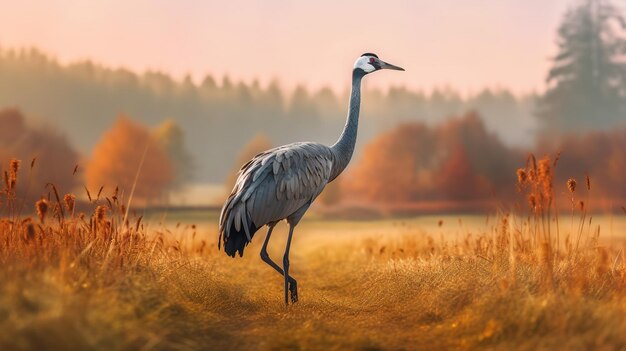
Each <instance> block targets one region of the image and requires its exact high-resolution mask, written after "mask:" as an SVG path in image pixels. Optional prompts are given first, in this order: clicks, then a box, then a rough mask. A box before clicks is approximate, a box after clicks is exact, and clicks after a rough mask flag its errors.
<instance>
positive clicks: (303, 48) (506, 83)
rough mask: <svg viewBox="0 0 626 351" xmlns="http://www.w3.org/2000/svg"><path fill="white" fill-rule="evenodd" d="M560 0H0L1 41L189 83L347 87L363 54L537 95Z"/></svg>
mask: <svg viewBox="0 0 626 351" xmlns="http://www.w3.org/2000/svg"><path fill="white" fill-rule="evenodd" d="M569 3H570V1H566V0H446V1H444V0H440V1H424V0H412V1H411V0H378V1H373V0H363V1H358V2H357V1H349V2H348V1H331V0H316V1H288V0H256V1H243V0H232V1H212V0H211V1H201V0H195V1H194V0H178V1H171V0H108V1H95V0H92V1H79V0H46V1H34V0H21V1H10V0H0V46H2V47H5V48H6V47H24V46H35V47H38V48H40V49H42V50H44V51H45V52H47V53H50V54H52V55H54V56H56V57H57V58H58V59H59V60H61V61H62V62H64V63H66V62H72V61H76V60H82V59H87V58H89V59H93V60H95V61H97V62H100V63H103V64H105V65H109V66H124V67H127V68H130V69H133V70H137V71H144V70H146V69H158V70H162V71H165V72H169V73H171V74H173V75H174V76H175V77H177V78H180V77H182V76H184V74H186V73H188V72H189V73H191V75H192V76H193V77H194V79H195V80H196V81H200V80H201V78H202V77H203V76H204V75H205V74H207V73H210V74H212V75H214V76H215V77H217V78H218V79H221V77H223V76H224V75H225V74H228V75H229V76H230V77H232V78H234V79H235V80H240V79H243V80H245V81H251V80H253V79H254V78H258V79H259V80H260V81H261V82H262V83H263V84H267V83H268V82H269V81H271V80H272V79H278V80H279V81H280V82H281V84H282V85H283V86H286V87H290V88H291V87H293V86H294V85H296V84H299V83H303V84H305V85H306V86H308V87H311V88H319V87H321V86H325V85H329V86H331V87H333V88H334V89H344V88H346V87H347V86H348V84H349V79H350V74H349V72H350V70H351V68H352V64H353V62H354V60H355V59H356V57H357V56H359V55H360V54H361V53H363V52H366V51H371V52H375V53H377V54H378V55H379V56H380V57H381V58H382V59H383V60H387V61H389V62H391V63H395V64H397V65H400V66H403V67H404V68H406V70H407V71H406V72H402V73H399V72H385V73H379V74H377V75H376V77H370V78H369V79H368V80H369V81H368V82H367V84H370V85H373V86H378V87H388V86H390V85H406V86H408V87H410V88H424V89H430V88H432V87H435V86H437V87H442V86H453V87H455V88H457V89H459V90H460V91H461V92H463V93H470V92H473V91H476V90H479V89H481V88H483V87H491V88H493V87H508V88H511V89H513V90H514V91H516V92H518V93H523V92H529V91H531V90H543V88H544V78H545V74H546V71H547V69H548V67H549V60H548V59H549V57H550V56H551V55H553V54H554V52H555V45H554V42H555V33H556V28H557V26H558V24H559V22H560V20H561V19H562V16H563V13H564V11H565V10H566V8H567V5H568V4H569Z"/></svg>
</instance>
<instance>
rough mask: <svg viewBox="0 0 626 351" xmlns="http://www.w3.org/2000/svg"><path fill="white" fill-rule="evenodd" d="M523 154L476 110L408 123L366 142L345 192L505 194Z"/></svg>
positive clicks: (374, 195)
mask: <svg viewBox="0 0 626 351" xmlns="http://www.w3.org/2000/svg"><path fill="white" fill-rule="evenodd" d="M519 159H521V156H520V154H519V153H518V152H517V151H515V150H511V149H509V148H507V147H506V146H504V145H503V144H502V143H501V142H500V140H499V139H498V138H497V137H496V136H495V135H493V134H491V133H489V132H487V130H486V129H485V127H484V124H483V123H482V120H481V119H480V117H479V116H478V115H477V114H476V113H474V112H469V113H467V114H466V115H465V116H462V117H460V118H454V119H451V120H450V121H448V122H446V123H444V124H442V125H439V126H436V127H427V126H425V125H424V124H422V123H416V122H413V123H406V124H404V125H401V126H399V127H397V128H394V129H392V130H390V131H389V132H386V133H383V134H381V135H380V136H378V137H377V138H375V139H374V140H373V141H372V142H371V143H370V144H368V145H366V147H365V150H364V151H363V153H362V156H361V158H360V159H359V160H358V161H357V164H356V166H355V167H354V168H353V170H352V171H351V172H350V174H349V180H348V182H347V184H346V187H347V190H346V192H350V193H351V194H352V195H353V196H354V197H356V198H359V199H362V200H366V201H370V202H378V203H407V202H424V201H426V202H427V201H433V200H456V201H466V200H475V199H485V198H489V197H490V196H491V195H492V193H493V192H495V193H496V194H497V195H498V196H500V197H501V198H507V197H508V196H509V195H510V194H512V193H513V192H514V187H513V186H511V184H514V176H513V174H512V172H511V171H510V170H511V169H514V168H515V162H516V161H518V160H519Z"/></svg>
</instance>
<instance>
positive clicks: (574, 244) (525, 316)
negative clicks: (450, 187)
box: [0, 167, 626, 350]
mask: <svg viewBox="0 0 626 351" xmlns="http://www.w3.org/2000/svg"><path fill="white" fill-rule="evenodd" d="M10 169H11V168H10ZM15 171H16V172H17V167H15ZM527 171H528V174H527V178H524V177H521V178H520V184H518V186H519V188H520V192H522V194H523V196H524V197H526V196H527V197H528V201H529V203H530V205H532V206H533V207H532V208H531V209H530V210H527V209H520V210H519V211H518V212H517V213H514V214H510V213H505V212H502V213H500V214H498V215H494V216H429V217H418V218H407V219H388V220H376V221H331V220H324V219H321V218H318V217H316V216H315V214H314V213H312V214H311V216H310V218H308V217H305V219H304V220H303V222H302V224H301V225H300V226H299V227H298V229H297V231H296V234H295V236H294V244H293V246H292V250H291V252H292V255H291V260H290V261H291V267H292V268H291V272H292V274H293V276H294V277H295V278H296V279H297V280H298V283H299V284H298V285H299V287H300V292H299V297H300V301H299V302H298V303H297V304H295V305H290V306H288V307H285V306H284V304H283V295H282V294H283V290H282V289H283V285H282V284H283V281H282V277H281V276H280V275H278V274H277V273H276V272H275V271H273V270H272V269H271V268H270V267H268V266H267V265H266V264H264V263H263V262H262V261H261V259H260V257H259V250H260V246H261V243H262V239H263V236H264V234H265V233H264V232H263V229H262V231H260V232H258V233H257V235H256V238H255V240H254V241H253V243H252V244H250V245H249V246H248V247H247V248H246V253H245V255H244V257H243V258H236V259H231V258H230V257H227V256H226V255H225V254H224V253H223V252H219V251H218V250H217V244H216V242H217V218H216V215H217V214H216V213H207V212H201V211H196V212H187V213H178V212H172V213H163V214H152V215H150V216H147V217H146V218H143V217H137V216H133V215H128V213H127V211H126V208H125V206H124V201H122V199H119V198H118V196H117V195H116V194H115V193H110V194H109V193H107V192H106V191H104V192H103V193H102V194H101V195H99V196H97V198H92V199H91V201H90V204H89V206H87V207H84V206H83V207H84V208H81V209H80V210H79V208H78V207H77V206H76V204H75V201H76V200H75V197H74V196H73V195H71V194H68V195H64V194H56V190H55V189H54V188H52V187H51V193H52V194H51V197H50V199H49V200H40V201H38V202H37V203H36V204H35V205H34V206H33V207H31V208H33V211H34V214H33V215H32V216H27V215H21V214H20V213H21V211H20V210H19V208H20V205H19V200H18V199H15V198H14V197H13V196H12V194H13V193H12V189H13V188H14V187H15V186H16V184H14V182H12V181H11V179H12V174H11V173H9V174H8V175H7V176H6V177H5V179H7V181H6V182H5V189H4V192H3V194H2V195H1V199H2V211H3V216H4V217H3V219H1V220H0V349H2V350H87V349H93V350H207V349H209V350H445V349H488V350H492V349H496V350H497V349H519V350H554V349H568V350H588V349H595V350H617V349H624V348H626V267H625V266H624V260H623V255H624V248H625V247H626V246H625V244H624V243H625V242H626V240H625V239H626V220H625V219H624V217H620V216H614V215H610V214H608V215H604V216H599V217H598V218H597V219H594V220H593V221H591V220H590V219H589V218H592V214H590V213H587V212H586V209H585V207H584V206H580V207H578V205H577V204H578V202H575V201H572V204H573V205H574V204H576V205H577V206H576V207H575V208H573V209H572V213H571V214H567V215H565V214H563V213H561V215H560V216H558V219H557V216H555V215H554V213H553V212H552V211H551V206H552V203H553V202H552V200H551V197H552V196H554V194H555V193H556V192H555V190H554V188H553V185H552V183H551V181H550V180H549V179H547V178H546V177H548V176H549V174H547V173H545V172H543V175H542V174H541V173H542V172H539V170H533V169H530V170H527ZM512 186H513V185H512ZM563 186H565V185H563ZM581 187H584V185H579V190H578V191H580V188H581ZM570 188H571V186H570ZM574 188H575V186H574ZM576 194H577V193H576V190H574V191H573V192H572V194H571V196H576ZM533 196H536V197H534V198H533ZM568 196H569V195H568ZM24 212H28V211H24ZM191 223H196V224H191ZM557 223H558V224H559V225H558V228H557ZM598 228H599V229H598ZM285 240H286V225H285V224H280V225H279V226H278V227H277V230H276V234H275V235H274V236H273V240H272V242H271V244H270V249H269V252H270V255H271V256H272V257H273V259H274V260H276V261H277V262H280V260H281V258H282V250H283V248H284V243H285Z"/></svg>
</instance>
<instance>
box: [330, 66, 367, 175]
mask: <svg viewBox="0 0 626 351" xmlns="http://www.w3.org/2000/svg"><path fill="white" fill-rule="evenodd" d="M364 75H365V73H364V72H363V71H362V70H360V69H356V70H354V71H352V93H351V94H350V107H349V109H348V118H347V120H346V125H345V126H344V127H343V132H341V136H339V140H337V142H336V143H335V144H334V145H333V146H331V147H330V149H331V151H332V153H333V155H334V156H335V163H334V164H333V170H332V174H331V178H330V179H331V180H333V179H335V178H336V177H337V176H338V175H339V174H341V172H343V170H344V169H346V167H347V166H348V163H350V159H351V158H352V154H353V153H354V145H355V144H356V134H357V129H358V127H359V110H360V108H361V79H363V76H364Z"/></svg>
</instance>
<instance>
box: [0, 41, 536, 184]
mask: <svg viewBox="0 0 626 351" xmlns="http://www.w3.org/2000/svg"><path fill="white" fill-rule="evenodd" d="M346 74H349V69H348V68H346ZM347 94H348V92H343V93H341V94H336V93H335V92H333V91H332V90H330V89H328V88H325V89H321V90H319V91H314V92H311V91H308V90H306V89H305V88H302V87H300V88H297V89H295V91H293V92H292V93H291V94H289V96H286V93H285V92H284V91H282V90H281V89H280V87H279V86H278V84H271V85H269V86H265V87H262V86H260V85H259V84H258V83H252V84H245V83H242V82H233V81H231V80H230V79H229V78H228V77H225V78H223V79H222V80H221V81H219V82H218V81H217V80H216V79H215V78H214V77H212V76H210V75H209V76H206V77H205V79H204V80H203V81H202V83H201V84H195V83H194V82H193V81H192V80H191V79H190V78H186V79H184V80H183V81H177V80H174V79H172V78H171V77H170V76H169V75H167V74H165V73H161V72H145V73H142V74H139V73H136V72H132V71H128V70H125V69H112V68H108V67H104V66H102V65H98V64H95V63H93V62H90V61H85V62H77V63H73V64H69V65H61V64H59V63H58V62H57V61H56V60H55V59H54V58H52V57H50V56H48V55H46V54H44V53H42V52H40V51H38V50H36V49H29V50H11V49H0V108H2V107H17V108H19V109H21V110H22V111H24V112H25V114H26V115H27V116H29V119H30V120H32V119H34V120H36V121H38V122H41V123H45V124H48V125H50V126H53V127H55V128H57V129H59V130H60V131H61V132H63V133H64V134H66V135H67V136H68V138H69V140H70V141H71V143H72V144H74V145H75V146H76V147H77V148H78V149H79V150H80V151H81V152H82V153H83V154H84V155H86V156H88V155H89V154H90V153H91V149H92V147H93V145H94V144H95V143H96V142H97V141H98V140H99V138H100V135H101V133H102V132H103V131H105V130H106V129H108V128H110V127H111V125H112V124H113V121H114V120H115V118H116V117H117V116H118V114H120V113H124V114H126V115H128V116H130V117H132V118H133V119H136V120H138V121H141V122H143V123H145V124H148V125H151V126H155V125H157V124H158V123H160V122H162V121H163V120H165V119H169V118H174V119H175V120H176V121H177V122H178V123H179V124H180V126H181V127H182V128H183V130H184V132H185V137H186V143H187V148H188V149H189V150H190V152H191V155H192V157H193V159H194V163H195V165H196V168H195V175H194V176H195V177H194V178H195V180H196V181H198V182H221V181H223V180H224V179H225V178H226V176H227V173H228V172H229V170H230V169H232V167H233V162H234V160H235V159H236V155H237V154H238V152H239V151H240V149H241V147H242V146H243V145H244V144H245V143H246V142H247V141H248V140H249V139H251V138H252V137H253V136H254V135H256V134H257V133H258V132H263V133H264V134H266V135H267V136H268V137H269V138H270V139H271V140H272V142H273V144H275V145H279V144H284V143H288V142H293V141H300V140H310V141H320V142H325V143H332V142H333V141H334V140H335V139H336V138H337V137H338V135H339V133H340V131H341V128H342V126H343V124H344V116H345V113H346V108H347V99H348V97H347ZM364 95H365V96H364V98H363V108H362V116H363V118H362V123H361V125H360V130H359V133H360V141H359V145H363V144H364V143H365V142H366V141H367V140H369V139H371V138H372V137H373V136H374V135H376V134H377V133H379V132H381V131H383V130H388V129H390V128H392V127H394V126H396V125H397V124H398V123H400V122H403V121H409V120H421V121H425V122H427V123H438V122H440V121H443V120H445V119H446V118H447V116H451V115H454V114H460V113H463V112H464V111H466V110H470V109H475V110H478V111H479V112H480V115H481V116H483V118H484V122H485V124H486V126H487V128H488V129H489V130H491V131H495V132H497V133H498V135H499V136H500V137H501V139H502V140H503V141H504V142H505V143H507V144H510V145H529V144H531V143H532V142H533V141H534V139H533V137H534V125H535V120H534V118H533V117H532V114H531V112H532V106H533V101H534V100H535V97H534V96H531V95H529V96H523V97H516V96H514V95H512V94H511V93H510V92H508V91H506V90H500V91H496V92H493V91H489V90H485V91H482V92H479V93H477V94H475V95H472V96H470V97H468V98H462V97H461V96H460V95H459V94H458V93H456V92H455V91H453V90H450V89H445V90H433V91H432V92H430V93H424V92H420V91H409V90H407V89H405V88H391V89H389V91H387V92H382V91H379V90H366V91H364ZM357 152H358V151H357Z"/></svg>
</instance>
